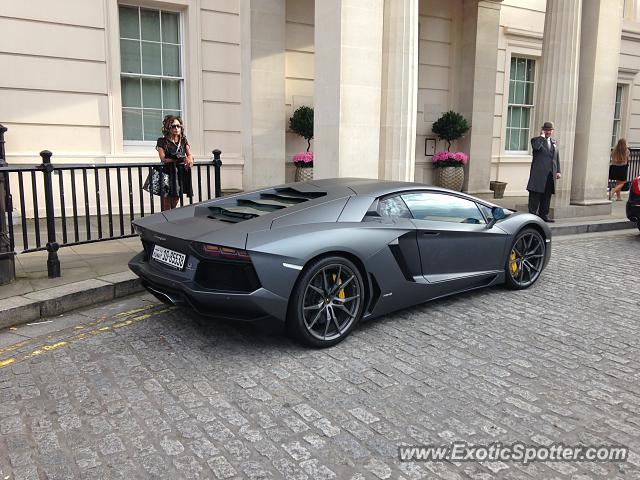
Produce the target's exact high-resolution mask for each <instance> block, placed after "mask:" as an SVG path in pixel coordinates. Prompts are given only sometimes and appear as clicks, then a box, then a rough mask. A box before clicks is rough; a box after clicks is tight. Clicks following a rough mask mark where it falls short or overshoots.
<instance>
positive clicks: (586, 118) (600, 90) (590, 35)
mask: <svg viewBox="0 0 640 480" xmlns="http://www.w3.org/2000/svg"><path fill="white" fill-rule="evenodd" d="M622 7H623V0H609V1H608V2H606V4H605V3H604V2H585V3H584V5H583V6H582V38H581V41H580V70H579V71H580V74H579V86H578V112H577V122H576V140H575V147H574V160H573V175H572V177H571V203H572V204H576V205H594V204H608V200H607V199H606V187H607V178H608V172H609V152H610V147H611V128H612V127H611V126H612V125H613V114H614V108H615V96H616V85H617V82H618V66H619V61H620V40H621V33H622Z"/></svg>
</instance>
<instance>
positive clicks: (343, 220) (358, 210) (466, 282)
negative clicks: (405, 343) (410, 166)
mask: <svg viewBox="0 0 640 480" xmlns="http://www.w3.org/2000/svg"><path fill="white" fill-rule="evenodd" d="M134 225H135V228H136V231H137V232H138V234H139V235H140V237H141V239H142V244H143V246H144V251H143V252H141V253H140V254H139V255H137V256H136V257H134V258H133V259H132V260H131V262H130V263H129V266H130V267H131V269H132V270H133V271H134V272H135V273H136V274H137V275H139V276H140V277H141V278H142V282H143V284H144V286H145V287H146V288H147V289H148V290H149V291H150V292H151V293H153V294H154V295H156V296H157V297H158V298H160V299H162V300H163V301H166V302H169V303H172V304H175V305H187V306H190V307H192V308H194V309H195V310H196V311H198V312H200V313H202V314H205V315H212V316H216V317H226V318H235V319H244V320H257V319H260V318H264V317H267V316H271V317H275V318H278V319H280V320H282V321H283V322H286V326H287V328H288V329H289V330H290V331H291V332H292V333H294V334H295V335H296V336H297V337H298V338H299V339H300V340H302V341H303V342H305V343H306V344H309V345H312V346H329V345H334V344H336V343H338V342H339V341H341V340H342V339H344V338H345V337H346V336H347V335H348V334H349V333H350V332H351V331H352V330H353V328H354V327H355V325H356V324H357V323H358V322H359V321H360V320H361V319H366V318H373V317H377V316H380V315H383V314H386V313H389V312H392V311H394V310H398V309H401V308H404V307H408V306H410V305H415V304H418V303H421V302H425V301H427V300H431V299H434V298H438V297H442V296H445V295H450V294H453V293H458V292H464V291H468V290H471V289H475V288H479V287H485V286H488V285H495V284H498V283H506V284H507V286H508V287H510V288H513V289H521V288H527V287H529V286H531V285H532V284H533V283H534V282H535V281H536V280H537V279H538V278H539V277H540V274H541V273H542V270H543V268H544V267H545V266H546V264H547V263H548V261H549V256H550V254H551V249H550V246H551V243H550V242H551V232H550V231H549V228H548V227H547V225H546V224H545V223H544V222H543V221H542V220H541V219H540V218H538V217H537V216H535V215H531V214H528V213H518V212H512V211H509V210H505V209H502V208H500V207H497V206H495V205H492V204H491V203H488V202H486V201H483V200H480V199H477V198H474V197H471V196H469V195H466V194H463V193H460V192H452V191H449V190H444V189H441V188H437V187H432V186H428V185H421V184H417V183H404V182H388V181H379V180H367V179H354V178H339V179H327V180H317V181H312V182H302V183H291V184H287V185H282V186H278V187H271V188H265V189H262V190H257V191H254V192H248V193H241V194H238V195H234V196H229V197H224V198H219V199H216V200H211V201H207V202H203V203H200V204H198V205H192V206H189V207H184V208H179V209H177V210H171V211H168V212H163V213H158V214H155V215H151V216H149V217H144V218H142V219H140V220H136V221H135V222H134Z"/></svg>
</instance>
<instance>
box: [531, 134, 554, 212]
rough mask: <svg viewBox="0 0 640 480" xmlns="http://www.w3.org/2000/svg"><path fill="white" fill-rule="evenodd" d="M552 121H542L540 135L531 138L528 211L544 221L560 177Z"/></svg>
mask: <svg viewBox="0 0 640 480" xmlns="http://www.w3.org/2000/svg"><path fill="white" fill-rule="evenodd" d="M552 133H553V123H551V122H544V125H542V129H541V130H540V136H538V137H533V138H532V139H531V149H532V150H533V158H532V160H531V172H530V173H529V183H528V184H527V190H529V213H533V214H534V215H538V216H539V217H540V218H542V219H543V220H544V221H545V222H553V220H552V219H550V218H549V206H550V205H551V195H553V194H554V193H555V192H556V180H557V179H559V178H560V176H561V175H560V155H559V154H558V146H557V145H556V140H555V139H554V138H551V134H552Z"/></svg>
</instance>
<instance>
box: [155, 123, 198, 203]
mask: <svg viewBox="0 0 640 480" xmlns="http://www.w3.org/2000/svg"><path fill="white" fill-rule="evenodd" d="M162 133H163V135H164V136H162V137H160V138H158V141H157V143H156V150H157V151H158V156H159V157H160V160H161V161H162V163H163V167H162V171H163V173H164V174H167V175H168V179H169V182H168V183H169V184H168V188H167V190H168V191H167V192H162V193H161V195H160V197H161V198H160V200H161V203H162V210H171V209H172V208H176V206H177V205H178V201H179V200H180V197H182V195H186V196H187V197H189V198H191V197H192V196H193V189H192V186H191V167H192V166H193V157H192V156H191V147H190V146H189V142H188V141H187V137H186V136H185V133H184V127H183V124H182V118H180V117H178V116H175V115H167V116H166V117H164V121H163V122H162Z"/></svg>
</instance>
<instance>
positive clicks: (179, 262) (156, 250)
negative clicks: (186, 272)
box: [151, 245, 187, 270]
mask: <svg viewBox="0 0 640 480" xmlns="http://www.w3.org/2000/svg"><path fill="white" fill-rule="evenodd" d="M151 258H153V259H154V260H156V261H158V262H160V263H164V264H165V265H169V266H171V267H174V268H177V269H179V270H182V267H184V261H185V259H186V258H187V256H186V255H185V254H184V253H178V252H174V251H173V250H169V249H168V248H164V247H161V246H160V245H156V246H155V247H153V254H152V255H151Z"/></svg>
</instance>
